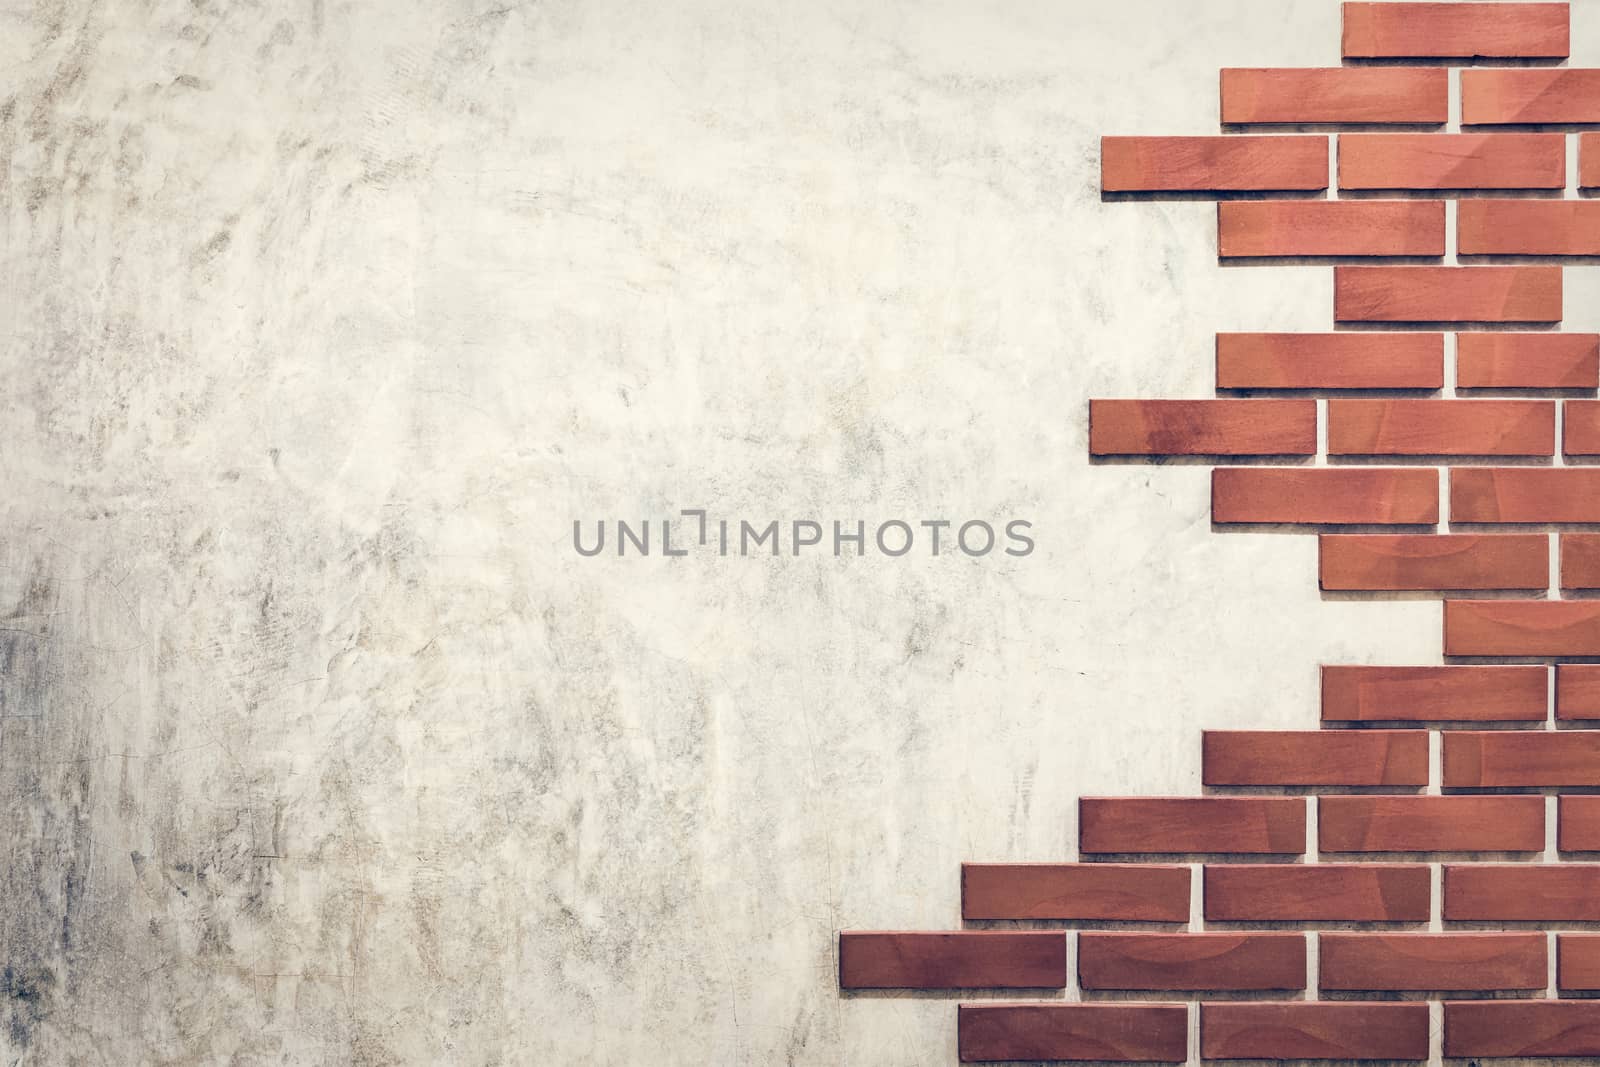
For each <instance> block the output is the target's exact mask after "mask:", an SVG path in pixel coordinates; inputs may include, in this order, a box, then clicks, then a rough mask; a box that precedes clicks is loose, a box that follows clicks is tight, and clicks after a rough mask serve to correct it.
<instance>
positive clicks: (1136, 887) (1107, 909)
mask: <svg viewBox="0 0 1600 1067" xmlns="http://www.w3.org/2000/svg"><path fill="white" fill-rule="evenodd" d="M961 917H962V918H963V919H1095V920H1107V919H1109V920H1123V921H1138V922H1187V921H1188V919H1189V868H1188V867H1186V866H1182V865H1179V864H1152V863H1141V864H1124V863H964V864H962V865H961Z"/></svg>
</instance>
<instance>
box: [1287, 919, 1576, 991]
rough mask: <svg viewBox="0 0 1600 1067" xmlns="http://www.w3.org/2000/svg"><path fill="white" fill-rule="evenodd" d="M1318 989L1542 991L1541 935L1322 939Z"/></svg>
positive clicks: (1544, 969)
mask: <svg viewBox="0 0 1600 1067" xmlns="http://www.w3.org/2000/svg"><path fill="white" fill-rule="evenodd" d="M1317 954H1318V974H1319V977H1318V979H1317V984H1318V987H1319V988H1321V989H1331V990H1358V989H1375V990H1417V991H1423V990H1433V989H1441V990H1442V989H1495V990H1498V989H1543V988H1544V987H1545V982H1546V980H1547V967H1548V963H1547V961H1546V959H1545V937H1544V934H1542V933H1540V934H1365V933H1363V934H1322V935H1320V936H1319V937H1318V939H1317Z"/></svg>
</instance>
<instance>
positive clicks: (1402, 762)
mask: <svg viewBox="0 0 1600 1067" xmlns="http://www.w3.org/2000/svg"><path fill="white" fill-rule="evenodd" d="M1200 762H1201V781H1202V782H1204V783H1205V784H1206V785H1400V786H1409V785H1427V784H1428V734H1427V731H1425V730H1304V731H1300V730H1206V731H1205V732H1204V733H1203V734H1202V742H1201V761H1200Z"/></svg>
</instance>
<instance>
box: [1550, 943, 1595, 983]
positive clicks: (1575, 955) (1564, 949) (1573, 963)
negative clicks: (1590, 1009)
mask: <svg viewBox="0 0 1600 1067" xmlns="http://www.w3.org/2000/svg"><path fill="white" fill-rule="evenodd" d="M1556 985H1557V986H1558V987H1559V988H1561V989H1582V990H1597V989H1600V935H1596V934H1562V935H1561V936H1560V937H1558V938H1556Z"/></svg>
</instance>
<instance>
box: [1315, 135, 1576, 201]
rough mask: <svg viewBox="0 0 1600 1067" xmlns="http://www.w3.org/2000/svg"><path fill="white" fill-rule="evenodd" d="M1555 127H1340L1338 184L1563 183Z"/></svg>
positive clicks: (1563, 150)
mask: <svg viewBox="0 0 1600 1067" xmlns="http://www.w3.org/2000/svg"><path fill="white" fill-rule="evenodd" d="M1566 184H1567V142H1566V139H1565V138H1564V137H1563V136H1562V135H1561V134H1559V133H1342V134H1340V135H1339V188H1340V189H1357V190H1371V189H1564V188H1566Z"/></svg>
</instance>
